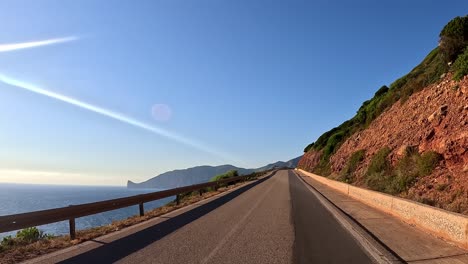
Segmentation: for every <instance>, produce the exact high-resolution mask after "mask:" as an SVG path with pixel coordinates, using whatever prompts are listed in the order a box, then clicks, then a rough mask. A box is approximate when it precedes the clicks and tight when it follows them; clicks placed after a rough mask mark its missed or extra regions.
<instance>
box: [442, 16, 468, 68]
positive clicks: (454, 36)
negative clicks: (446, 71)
mask: <svg viewBox="0 0 468 264" xmlns="http://www.w3.org/2000/svg"><path fill="white" fill-rule="evenodd" d="M439 36H440V41H439V47H440V49H441V51H442V54H443V57H444V60H445V62H450V61H453V60H455V59H456V58H457V57H458V55H459V54H461V53H462V52H463V49H464V48H465V47H466V45H467V44H468V16H464V17H456V18H454V19H452V20H451V21H450V22H448V23H447V25H445V27H444V28H443V29H442V31H441V32H440V34H439Z"/></svg>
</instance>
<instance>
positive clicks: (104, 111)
mask: <svg viewBox="0 0 468 264" xmlns="http://www.w3.org/2000/svg"><path fill="white" fill-rule="evenodd" d="M0 82H2V83H5V84H7V85H9V86H13V87H17V88H21V89H24V90H28V91H30V92H34V93H37V94H40V95H44V96H47V97H50V98H53V99H56V100H59V101H62V102H65V103H68V104H71V105H74V106H77V107H80V108H82V109H86V110H89V111H91V112H94V113H97V114H100V115H103V116H106V117H109V118H112V119H115V120H118V121H121V122H123V123H126V124H129V125H132V126H134V127H138V128H141V129H144V130H147V131H149V132H152V133H154V134H157V135H160V136H163V137H166V138H169V139H171V140H174V141H176V142H179V143H182V144H185V145H188V146H191V147H193V148H196V149H198V150H201V151H204V152H206V153H209V154H212V155H215V156H217V157H220V158H223V159H225V160H231V161H233V160H234V161H237V159H235V158H233V157H232V156H231V155H228V154H225V153H221V152H219V151H216V150H213V149H211V148H209V147H207V146H204V145H203V144H201V143H198V142H196V141H194V140H192V139H188V138H186V137H183V136H180V135H177V134H176V133H172V132H169V131H166V130H164V129H161V128H158V127H155V126H152V125H150V124H147V123H144V122H142V121H139V120H136V119H134V118H131V117H128V116H125V115H123V114H121V113H118V112H114V111H111V110H108V109H105V108H101V107H98V106H95V105H92V104H89V103H86V102H83V101H79V100H77V99H74V98H72V97H68V96H65V95H62V94H59V93H55V92H52V91H49V90H46V89H43V88H40V87H37V86H35V85H32V84H29V83H26V82H23V81H19V80H15V79H13V78H10V77H7V76H5V75H3V74H0Z"/></svg>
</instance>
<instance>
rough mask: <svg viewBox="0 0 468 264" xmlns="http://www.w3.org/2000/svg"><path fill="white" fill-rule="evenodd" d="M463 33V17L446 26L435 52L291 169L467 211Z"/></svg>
mask: <svg viewBox="0 0 468 264" xmlns="http://www.w3.org/2000/svg"><path fill="white" fill-rule="evenodd" d="M467 31H468V16H465V17H457V18H455V19H453V20H452V21H450V22H449V23H448V24H447V25H446V26H445V27H444V28H443V29H442V31H441V33H440V42H439V46H438V47H437V48H435V49H434V50H432V51H431V52H430V53H429V54H428V55H427V56H426V58H425V59H424V60H423V61H422V62H421V63H420V64H419V65H418V66H416V67H415V68H414V69H413V70H412V71H411V72H409V73H408V74H406V75H405V76H403V77H401V78H400V79H398V80H396V81H395V82H393V83H392V84H391V85H389V86H382V87H381V88H380V89H378V90H377V92H376V93H375V94H374V96H373V98H372V99H370V100H368V101H365V102H364V103H363V104H362V106H361V107H360V108H359V110H358V111H357V113H356V115H355V116H354V117H353V118H351V119H350V120H347V121H346V122H344V123H342V124H341V125H340V126H338V127H335V128H333V129H331V130H330V131H328V132H326V133H324V134H323V135H321V136H320V137H319V138H318V139H317V140H316V141H315V142H314V143H312V144H310V145H309V146H307V147H306V148H305V149H304V151H305V152H306V154H305V155H304V158H303V159H302V160H301V162H300V163H299V165H298V167H300V168H303V169H305V170H308V171H312V172H315V173H317V174H319V175H322V176H329V177H331V178H334V179H337V180H341V181H344V182H347V183H352V184H355V185H358V186H365V187H368V188H370V189H373V190H377V191H382V192H386V193H390V194H395V195H399V196H402V197H405V198H410V199H413V200H416V201H420V202H424V203H427V204H430V205H435V206H438V207H441V208H444V209H447V210H451V211H454V212H459V213H464V214H466V213H468V207H467V206H466V205H467V203H466V201H468V200H467V199H468V196H467V195H466V194H467V192H468V188H467V187H468V185H467V184H468V183H467V182H466V178H465V176H464V175H467V174H466V173H467V172H468V165H466V164H467V163H466V162H467V161H468V151H467V149H468V145H467V143H468V138H467V137H466V135H467V134H466V131H467V130H466V126H467V125H468V119H467V116H468V106H467V105H466V102H467V101H466V100H468V92H467V91H468V77H465V76H466V75H467V74H468V48H467V44H468V41H467V39H468V37H467ZM416 93H417V94H416ZM464 179H465V180H464Z"/></svg>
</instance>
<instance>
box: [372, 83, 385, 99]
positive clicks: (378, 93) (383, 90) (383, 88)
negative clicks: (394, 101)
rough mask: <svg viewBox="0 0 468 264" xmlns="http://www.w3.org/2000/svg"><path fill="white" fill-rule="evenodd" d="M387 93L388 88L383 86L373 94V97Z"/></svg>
mask: <svg viewBox="0 0 468 264" xmlns="http://www.w3.org/2000/svg"><path fill="white" fill-rule="evenodd" d="M387 92H388V87H387V86H386V85H384V86H382V87H380V89H379V90H377V92H375V94H374V97H377V96H381V95H384V94H386V93H387Z"/></svg>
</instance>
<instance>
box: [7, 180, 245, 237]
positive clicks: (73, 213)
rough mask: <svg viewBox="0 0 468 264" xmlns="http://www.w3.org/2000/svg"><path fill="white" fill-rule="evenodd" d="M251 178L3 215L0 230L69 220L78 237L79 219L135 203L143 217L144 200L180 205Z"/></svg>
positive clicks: (71, 228) (72, 230)
mask: <svg viewBox="0 0 468 264" xmlns="http://www.w3.org/2000/svg"><path fill="white" fill-rule="evenodd" d="M249 177H250V176H249V175H247V176H237V177H232V178H228V179H222V180H219V181H215V182H206V183H200V184H195V185H190V186H185V187H179V188H175V189H169V190H164V191H159V192H153V193H146V194H140V195H135V196H130V197H124V198H117V199H112V200H105V201H100V202H94V203H86V204H80V205H71V206H68V207H61V208H54V209H48V210H41V211H35V212H29V213H21V214H14V215H6V216H0V233H3V232H9V231H15V230H20V229H23V228H28V227H33V226H39V225H45V224H51V223H56V222H60V221H66V220H68V221H69V226H70V238H71V239H75V238H76V230H75V219H76V218H79V217H83V216H88V215H93V214H98V213H102V212H107V211H111V210H116V209H120V208H124V207H129V206H133V205H139V211H140V216H143V215H144V214H145V211H144V203H147V202H151V201H155V200H159V199H162V198H166V197H171V196H176V202H177V204H179V202H180V195H181V194H184V193H187V192H194V191H199V192H200V195H201V194H202V192H203V190H204V189H205V188H208V187H214V188H215V189H216V190H217V189H218V187H219V186H220V185H221V184H226V183H231V182H238V181H243V180H247V179H248V178H249Z"/></svg>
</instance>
